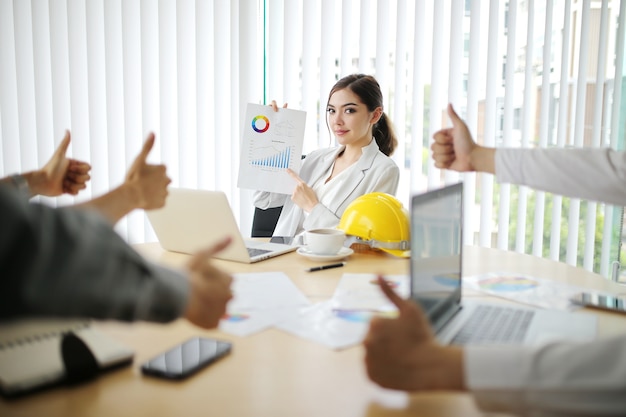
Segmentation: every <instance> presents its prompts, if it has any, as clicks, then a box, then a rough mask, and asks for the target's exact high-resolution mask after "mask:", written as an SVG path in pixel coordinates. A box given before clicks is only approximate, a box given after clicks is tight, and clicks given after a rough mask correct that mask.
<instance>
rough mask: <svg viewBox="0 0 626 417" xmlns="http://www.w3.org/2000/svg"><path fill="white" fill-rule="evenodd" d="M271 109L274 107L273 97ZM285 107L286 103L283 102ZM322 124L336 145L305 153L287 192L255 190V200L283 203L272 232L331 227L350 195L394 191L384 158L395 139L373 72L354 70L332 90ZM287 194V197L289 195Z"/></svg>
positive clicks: (390, 166) (262, 204)
mask: <svg viewBox="0 0 626 417" xmlns="http://www.w3.org/2000/svg"><path fill="white" fill-rule="evenodd" d="M272 106H273V107H274V110H276V111H277V110H278V107H277V105H276V102H275V101H272ZM285 106H286V105H285ZM326 112H327V117H326V123H327V126H328V128H329V129H330V130H332V132H333V134H334V135H335V138H336V139H337V142H338V143H339V146H337V147H332V148H325V149H318V150H316V151H313V152H311V153H310V154H308V155H307V156H306V158H305V159H304V162H303V164H302V168H301V170H300V175H296V174H295V173H294V172H292V171H289V172H290V175H291V176H292V177H293V178H294V180H295V181H296V187H295V189H294V191H293V194H292V195H291V196H289V195H287V194H278V193H270V192H266V191H257V192H255V194H254V205H255V207H258V208H261V209H268V208H272V207H280V206H283V210H282V212H281V214H280V217H279V219H278V223H277V224H276V229H275V230H274V236H296V235H299V234H301V233H302V232H304V231H305V230H311V229H316V228H321V227H336V226H337V225H338V224H339V220H340V218H341V215H342V214H343V212H344V210H345V209H346V207H347V206H348V204H350V203H351V202H352V201H353V200H354V199H355V198H357V197H359V196H361V195H363V194H367V193H371V192H374V191H379V192H384V193H388V194H392V195H395V193H396V191H397V189H398V181H399V178H400V169H399V168H398V166H397V165H396V163H395V162H394V161H393V160H392V159H391V158H389V155H391V154H392V153H393V151H394V150H395V148H396V146H397V143H398V141H397V139H396V137H395V133H394V131H393V126H392V123H391V121H390V120H389V117H388V116H387V115H386V114H385V113H384V112H383V96H382V92H381V90H380V86H379V84H378V82H377V81H376V79H374V77H372V76H369V75H364V74H353V75H349V76H346V77H344V78H342V79H341V80H339V81H338V82H337V83H336V84H335V85H334V87H333V88H332V89H331V91H330V94H329V96H328V102H327V106H326ZM289 197H291V198H289Z"/></svg>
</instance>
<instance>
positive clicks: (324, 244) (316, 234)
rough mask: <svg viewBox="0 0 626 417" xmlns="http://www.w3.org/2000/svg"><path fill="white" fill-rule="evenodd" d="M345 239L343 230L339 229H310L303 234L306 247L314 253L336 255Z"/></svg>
mask: <svg viewBox="0 0 626 417" xmlns="http://www.w3.org/2000/svg"><path fill="white" fill-rule="evenodd" d="M345 240H346V234H345V232H344V231H343V230H339V229H312V230H307V231H306V232H305V234H304V242H305V244H306V248H307V249H308V251H309V252H311V253H314V254H316V255H336V254H337V253H338V252H339V251H340V250H341V248H342V247H343V243H344V242H345Z"/></svg>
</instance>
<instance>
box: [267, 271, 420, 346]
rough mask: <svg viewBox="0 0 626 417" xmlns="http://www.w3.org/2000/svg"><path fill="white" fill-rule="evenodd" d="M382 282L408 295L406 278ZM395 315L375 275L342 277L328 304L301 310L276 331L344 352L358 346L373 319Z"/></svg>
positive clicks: (391, 277) (407, 280) (390, 276)
mask: <svg viewBox="0 0 626 417" xmlns="http://www.w3.org/2000/svg"><path fill="white" fill-rule="evenodd" d="M385 279H386V280H387V281H388V282H389V283H390V284H391V286H392V287H393V288H394V289H395V290H396V291H397V292H398V293H399V294H400V296H402V297H407V296H408V295H409V277H408V276H407V275H388V276H386V277H385ZM396 314H397V308H396V307H395V306H394V305H393V304H392V303H391V302H390V301H389V300H387V298H386V297H385V295H384V294H383V293H382V292H381V290H380V287H379V285H378V282H377V275H376V274H343V276H342V277H341V280H340V281H339V284H338V285H337V289H336V290H335V293H334V294H333V297H332V298H331V299H330V300H328V301H324V302H321V303H317V304H315V305H312V306H310V307H305V308H302V309H300V310H299V311H298V312H297V314H295V315H294V316H293V317H291V318H290V319H288V320H285V321H282V322H280V323H278V324H277V325H276V327H277V328H278V329H281V330H283V331H286V332H289V333H292V334H294V335H296V336H299V337H302V338H304V339H308V340H311V341H314V342H317V343H320V344H322V345H324V346H328V347H329V348H331V349H344V348H347V347H350V346H354V345H357V344H359V343H361V341H362V340H363V337H365V334H366V333H367V330H368V327H369V321H370V320H371V319H372V318H373V317H376V316H383V317H394V316H395V315H396Z"/></svg>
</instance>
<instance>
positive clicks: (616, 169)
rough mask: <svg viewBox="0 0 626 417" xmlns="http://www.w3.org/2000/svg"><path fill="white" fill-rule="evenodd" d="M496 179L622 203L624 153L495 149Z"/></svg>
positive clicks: (625, 174)
mask: <svg viewBox="0 0 626 417" xmlns="http://www.w3.org/2000/svg"><path fill="white" fill-rule="evenodd" d="M495 169H496V178H497V179H498V181H500V182H503V183H512V184H521V185H527V186H529V187H533V188H537V189H539V190H543V191H548V192H552V193H556V194H561V195H566V196H569V197H576V198H582V199H586V200H595V201H602V202H604V203H608V204H616V205H620V206H626V152H620V151H615V150H613V149H609V148H584V149H578V148H577V149H574V148H566V149H564V148H549V149H539V148H534V149H520V148H515V149H507V148H498V149H497V150H496V155H495Z"/></svg>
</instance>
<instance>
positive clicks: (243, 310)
mask: <svg viewBox="0 0 626 417" xmlns="http://www.w3.org/2000/svg"><path fill="white" fill-rule="evenodd" d="M233 278H234V279H233V284H232V291H233V295H234V296H233V299H232V300H231V301H230V302H229V303H228V306H227V309H226V315H225V316H224V317H223V318H222V320H221V321H220V325H219V328H220V330H222V331H224V332H226V333H230V334H234V335H236V336H247V335H250V334H253V333H256V332H258V331H261V330H264V329H266V328H268V327H271V326H273V325H275V324H276V323H278V322H280V321H282V320H285V318H288V317H291V316H293V315H294V314H295V313H296V312H297V311H298V310H299V309H300V308H302V307H304V306H308V305H310V304H311V303H310V302H309V300H308V299H307V298H306V297H305V296H304V294H302V292H301V291H300V290H299V289H298V288H297V287H296V286H295V285H294V284H293V282H291V280H290V279H289V277H288V276H287V275H285V274H284V273H282V272H262V273H242V274H234V275H233Z"/></svg>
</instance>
